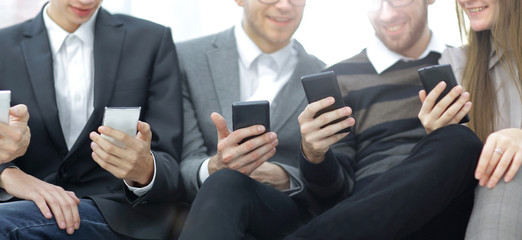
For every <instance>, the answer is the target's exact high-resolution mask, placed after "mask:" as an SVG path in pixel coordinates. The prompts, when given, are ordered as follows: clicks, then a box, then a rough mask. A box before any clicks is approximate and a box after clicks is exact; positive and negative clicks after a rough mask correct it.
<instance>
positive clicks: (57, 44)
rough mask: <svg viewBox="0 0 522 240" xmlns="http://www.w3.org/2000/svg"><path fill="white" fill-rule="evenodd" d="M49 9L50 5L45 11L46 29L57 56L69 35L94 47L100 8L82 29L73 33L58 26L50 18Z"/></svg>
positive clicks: (52, 48)
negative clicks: (95, 27) (95, 28)
mask: <svg viewBox="0 0 522 240" xmlns="http://www.w3.org/2000/svg"><path fill="white" fill-rule="evenodd" d="M48 8H49V5H47V6H45V8H44V10H43V11H44V12H43V20H44V24H45V27H46V28H47V33H48V35H49V42H50V44H51V50H52V52H53V54H57V53H58V51H60V48H61V47H62V45H63V43H64V41H65V39H66V38H67V36H69V35H76V37H78V38H79V39H80V40H81V41H82V42H83V43H84V44H85V45H86V46H90V47H93V46H94V23H95V22H96V16H97V15H98V11H99V10H100V8H98V9H97V10H96V11H95V12H94V14H93V15H92V16H91V18H90V19H89V20H88V21H87V22H85V23H83V24H82V25H80V27H79V28H78V29H76V31H74V32H73V33H69V32H67V31H65V30H64V29H63V28H62V27H60V26H59V25H58V24H56V22H54V21H53V20H52V19H51V17H49V14H47V9H48Z"/></svg>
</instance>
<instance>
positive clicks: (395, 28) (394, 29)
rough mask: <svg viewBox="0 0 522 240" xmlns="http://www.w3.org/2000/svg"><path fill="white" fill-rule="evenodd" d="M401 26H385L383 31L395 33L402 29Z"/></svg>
mask: <svg viewBox="0 0 522 240" xmlns="http://www.w3.org/2000/svg"><path fill="white" fill-rule="evenodd" d="M403 26H404V24H397V25H393V26H386V27H384V29H385V30H386V31H388V32H397V31H399V30H400V29H402V27H403Z"/></svg>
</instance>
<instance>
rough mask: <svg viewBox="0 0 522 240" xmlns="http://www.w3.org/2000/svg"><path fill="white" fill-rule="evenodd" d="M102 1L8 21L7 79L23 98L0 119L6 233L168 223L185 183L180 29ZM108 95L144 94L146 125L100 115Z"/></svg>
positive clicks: (58, 4)
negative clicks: (175, 36)
mask: <svg viewBox="0 0 522 240" xmlns="http://www.w3.org/2000/svg"><path fill="white" fill-rule="evenodd" d="M101 2H102V1H101V0H50V1H49V2H48V3H47V4H45V5H44V7H43V9H42V10H41V12H40V13H39V14H38V15H37V16H36V17H35V18H33V19H31V20H29V21H27V22H24V23H21V24H18V25H15V26H12V27H8V28H5V29H3V30H0V42H1V43H2V44H0V52H1V53H2V57H1V58H0V79H1V81H0V89H8V90H10V91H11V94H12V99H11V103H12V104H13V105H16V106H14V107H12V108H11V110H10V114H11V116H10V118H11V121H10V123H9V124H0V131H1V137H0V141H1V142H2V143H1V144H0V153H1V154H0V156H1V159H0V162H2V164H1V165H0V187H1V188H0V198H1V199H2V203H0V239H69V238H71V239H130V238H133V239H134V238H136V239H163V238H165V237H166V236H167V235H168V234H169V231H170V229H171V224H172V221H169V220H170V219H173V218H175V211H174V210H175V209H174V204H173V203H174V201H176V200H177V199H180V198H181V197H182V195H183V191H182V190H183V186H182V183H181V177H180V173H179V166H178V161H179V160H180V156H181V146H182V103H181V82H180V80H179V77H180V75H179V69H178V62H177V57H176V51H175V47H174V44H173V41H172V36H171V32H170V30H169V29H168V28H166V27H163V26H160V25H157V24H154V23H151V22H148V21H144V20H140V19H137V18H133V17H129V16H125V15H112V14H110V13H108V12H107V11H106V10H104V9H103V8H102V7H100V4H101ZM106 106H108V107H136V106H141V117H140V120H141V121H140V122H139V123H138V124H137V130H138V133H137V135H136V136H128V135H126V134H124V133H123V132H121V131H118V130H115V129H112V128H110V127H100V126H101V125H102V118H103V113H104V108H105V107H106ZM100 134H104V135H107V136H110V137H113V138H114V139H116V140H119V141H121V142H123V143H124V144H125V145H126V147H125V148H120V147H118V146H116V145H114V144H112V143H111V142H109V141H108V140H106V139H105V138H102V137H101V135H100Z"/></svg>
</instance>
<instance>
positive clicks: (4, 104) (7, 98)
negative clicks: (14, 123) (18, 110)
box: [0, 90, 11, 124]
mask: <svg viewBox="0 0 522 240" xmlns="http://www.w3.org/2000/svg"><path fill="white" fill-rule="evenodd" d="M10 107H11V91H10V90H2V91H0V122H1V123H3V124H9V108H10Z"/></svg>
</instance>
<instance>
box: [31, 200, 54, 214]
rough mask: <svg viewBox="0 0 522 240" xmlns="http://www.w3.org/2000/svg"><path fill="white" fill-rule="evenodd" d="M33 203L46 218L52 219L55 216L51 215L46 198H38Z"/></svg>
mask: <svg viewBox="0 0 522 240" xmlns="http://www.w3.org/2000/svg"><path fill="white" fill-rule="evenodd" d="M33 202H34V203H35V204H36V207H38V209H40V212H41V213H42V215H43V216H44V217H45V218H47V219H51V218H52V217H53V214H51V209H49V207H48V206H47V203H46V202H45V199H44V198H42V197H38V198H37V199H33Z"/></svg>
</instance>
